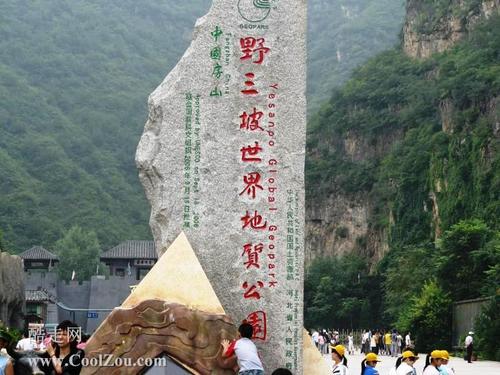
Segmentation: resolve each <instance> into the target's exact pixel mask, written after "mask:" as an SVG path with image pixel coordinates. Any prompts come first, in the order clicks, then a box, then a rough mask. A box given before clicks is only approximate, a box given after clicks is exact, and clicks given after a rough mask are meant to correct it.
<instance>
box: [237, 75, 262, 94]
mask: <svg viewBox="0 0 500 375" xmlns="http://www.w3.org/2000/svg"><path fill="white" fill-rule="evenodd" d="M245 78H246V81H245V86H246V87H247V88H246V89H244V90H241V92H242V93H243V94H245V95H257V94H258V93H259V91H257V89H255V88H254V86H255V83H254V82H253V79H254V78H255V74H254V73H252V72H249V73H245Z"/></svg>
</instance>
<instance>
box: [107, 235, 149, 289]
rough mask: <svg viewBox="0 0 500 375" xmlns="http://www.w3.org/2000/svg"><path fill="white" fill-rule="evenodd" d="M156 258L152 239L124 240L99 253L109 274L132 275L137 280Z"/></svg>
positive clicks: (144, 274) (140, 278)
mask: <svg viewBox="0 0 500 375" xmlns="http://www.w3.org/2000/svg"><path fill="white" fill-rule="evenodd" d="M157 260H158V254H157V253H156V248H155V244H154V242H153V241H125V242H122V243H121V244H119V245H118V246H115V247H113V248H112V249H110V250H108V251H106V252H105V253H104V254H102V255H101V261H102V262H103V263H105V264H106V265H107V266H108V267H109V271H110V275H111V276H118V277H124V276H125V275H127V276H131V277H134V278H135V280H137V281H139V280H142V278H144V276H146V274H147V273H148V272H149V270H150V269H151V268H153V266H154V264H155V263H156V261H157Z"/></svg>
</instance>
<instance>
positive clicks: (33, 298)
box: [24, 290, 50, 302]
mask: <svg viewBox="0 0 500 375" xmlns="http://www.w3.org/2000/svg"><path fill="white" fill-rule="evenodd" d="M24 295H25V297H26V302H44V301H50V298H49V295H48V294H47V292H46V291H45V290H25V291H24Z"/></svg>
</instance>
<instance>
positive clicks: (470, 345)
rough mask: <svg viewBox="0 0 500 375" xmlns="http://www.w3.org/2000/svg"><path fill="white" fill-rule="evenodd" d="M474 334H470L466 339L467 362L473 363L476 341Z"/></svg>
mask: <svg viewBox="0 0 500 375" xmlns="http://www.w3.org/2000/svg"><path fill="white" fill-rule="evenodd" d="M472 335H474V332H469V335H468V336H467V337H466V338H465V350H466V351H467V358H466V359H467V362H469V363H472V349H473V348H474V339H473V338H472Z"/></svg>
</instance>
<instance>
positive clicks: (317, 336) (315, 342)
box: [312, 331, 319, 349]
mask: <svg viewBox="0 0 500 375" xmlns="http://www.w3.org/2000/svg"><path fill="white" fill-rule="evenodd" d="M318 339H319V332H318V331H314V332H313V334H312V340H313V342H314V345H316V347H317V348H318V349H319V345H318Z"/></svg>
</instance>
